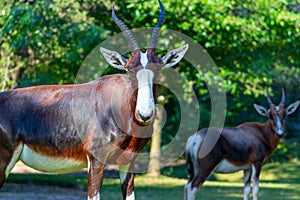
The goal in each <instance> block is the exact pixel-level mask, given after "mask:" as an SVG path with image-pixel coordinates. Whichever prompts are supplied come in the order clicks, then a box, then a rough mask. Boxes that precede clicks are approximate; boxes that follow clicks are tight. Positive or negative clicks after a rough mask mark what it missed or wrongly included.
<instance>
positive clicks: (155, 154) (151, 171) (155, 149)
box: [148, 96, 164, 176]
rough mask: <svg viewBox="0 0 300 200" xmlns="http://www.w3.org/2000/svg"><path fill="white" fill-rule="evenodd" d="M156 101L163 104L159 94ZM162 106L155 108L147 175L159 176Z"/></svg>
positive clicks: (162, 98)
mask: <svg viewBox="0 0 300 200" xmlns="http://www.w3.org/2000/svg"><path fill="white" fill-rule="evenodd" d="M157 101H158V103H159V104H160V105H162V104H163V101H164V97H163V96H159V97H158V98H157ZM163 117H164V112H163V107H162V106H158V107H157V109H156V118H155V121H154V125H153V127H154V131H153V135H152V141H151V149H150V161H149V166H148V175H150V176H159V175H160V146H161V130H162V128H163V121H164V120H163Z"/></svg>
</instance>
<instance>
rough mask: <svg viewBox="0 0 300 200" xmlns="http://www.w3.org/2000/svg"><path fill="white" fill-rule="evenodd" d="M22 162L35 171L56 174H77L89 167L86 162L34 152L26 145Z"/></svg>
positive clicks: (21, 158)
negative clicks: (76, 172)
mask: <svg viewBox="0 0 300 200" xmlns="http://www.w3.org/2000/svg"><path fill="white" fill-rule="evenodd" d="M20 160H22V162H23V163H24V164H26V165H27V166H29V167H31V168H33V169H36V170H39V171H42V172H47V173H56V174H63V173H70V172H75V171H78V170H80V169H83V168H86V167H87V164H86V163H85V162H82V161H78V160H75V159H70V158H62V157H61V158H60V157H58V158H55V157H49V156H45V155H42V154H39V153H37V152H34V151H32V150H31V149H30V148H28V147H27V146H26V145H24V147H23V151H22V154H21V157H20Z"/></svg>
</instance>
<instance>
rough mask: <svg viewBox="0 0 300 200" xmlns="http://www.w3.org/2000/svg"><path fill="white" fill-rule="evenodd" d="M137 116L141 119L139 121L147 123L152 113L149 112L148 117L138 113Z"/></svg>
mask: <svg viewBox="0 0 300 200" xmlns="http://www.w3.org/2000/svg"><path fill="white" fill-rule="evenodd" d="M138 114H139V117H140V118H141V120H143V121H144V122H148V121H149V120H150V119H151V117H152V115H153V112H151V113H150V114H148V115H144V114H142V113H140V112H139V111H138Z"/></svg>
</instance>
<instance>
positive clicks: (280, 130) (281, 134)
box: [276, 129, 283, 137]
mask: <svg viewBox="0 0 300 200" xmlns="http://www.w3.org/2000/svg"><path fill="white" fill-rule="evenodd" d="M276 132H277V135H278V136H279V137H282V136H283V130H282V129H277V130H276Z"/></svg>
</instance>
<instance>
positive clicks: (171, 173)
mask: <svg viewBox="0 0 300 200" xmlns="http://www.w3.org/2000/svg"><path fill="white" fill-rule="evenodd" d="M162 173H163V174H164V175H162V176H160V177H158V178H153V177H148V176H145V175H137V176H136V179H135V194H136V197H137V199H140V200H148V199H149V200H150V199H160V200H169V199H172V200H177V199H178V200H179V199H183V187H184V185H185V184H186V181H187V180H186V179H185V178H184V177H186V169H185V166H178V167H169V168H165V169H163V170H162ZM260 180H261V181H260V191H259V198H260V199H264V200H265V199H267V200H268V199H270V200H284V199H289V200H293V199H295V200H296V199H300V162H299V161H293V162H289V163H271V164H267V165H266V166H264V167H263V170H262V174H261V179H260ZM8 182H14V183H28V182H29V183H34V184H39V185H43V184H44V185H53V186H60V187H67V188H73V189H74V188H77V189H78V190H86V185H87V179H86V177H82V176H78V177H70V176H55V175H40V174H34V175H28V174H24V175H16V174H12V175H10V176H9V178H8ZM242 193H243V183H242V173H241V172H238V173H234V174H227V175H221V174H214V175H213V176H212V177H211V178H210V179H209V180H208V181H207V182H205V184H204V186H203V188H202V189H201V190H200V192H199V193H198V196H197V199H205V200H207V199H208V200H216V199H222V200H227V199H228V200H237V199H239V200H240V199H242V197H243V194H242ZM101 199H104V200H110V199H122V198H121V191H120V186H119V180H118V179H105V180H104V183H103V187H102V193H101Z"/></svg>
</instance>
